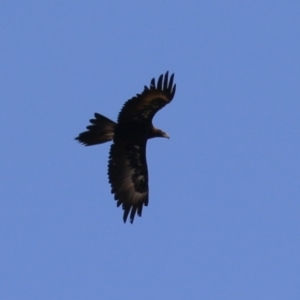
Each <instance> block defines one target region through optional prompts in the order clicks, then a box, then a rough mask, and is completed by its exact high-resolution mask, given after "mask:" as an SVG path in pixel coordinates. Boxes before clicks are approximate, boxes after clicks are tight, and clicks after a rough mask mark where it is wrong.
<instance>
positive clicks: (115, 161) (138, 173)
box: [108, 140, 148, 223]
mask: <svg viewBox="0 0 300 300" xmlns="http://www.w3.org/2000/svg"><path fill="white" fill-rule="evenodd" d="M146 143H147V141H146V140H145V141H136V142H133V141H129V142H128V141H124V140H123V141H117V142H115V143H114V144H113V145H112V146H111V148H110V153H109V163H108V177H109V182H110V184H111V192H112V193H113V194H115V200H116V201H117V206H120V205H121V204H122V208H123V210H124V215H123V220H124V222H126V220H127V217H128V215H129V213H130V222H131V223H132V222H133V220H134V217H135V214H136V213H137V214H138V215H139V216H141V215H142V209H143V205H145V206H147V205H148V169H147V161H146Z"/></svg>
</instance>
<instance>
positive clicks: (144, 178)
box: [75, 72, 176, 223]
mask: <svg viewBox="0 0 300 300" xmlns="http://www.w3.org/2000/svg"><path fill="white" fill-rule="evenodd" d="M173 81H174V74H172V75H171V76H170V77H169V72H166V73H165V74H162V75H160V76H159V78H158V80H157V83H156V82H155V79H154V78H153V79H152V80H151V82H150V86H149V87H147V86H145V87H144V90H143V92H142V93H141V94H137V95H136V96H134V97H133V98H131V99H129V100H128V101H127V102H125V104H124V105H123V108H122V109H121V111H120V113H119V116H118V119H117V122H114V121H112V120H110V119H108V118H107V117H104V116H103V115H100V114H98V113H95V114H94V116H95V118H94V119H91V120H90V123H91V125H89V126H87V127H86V128H87V131H84V132H82V133H80V134H79V135H78V136H77V137H76V138H75V140H78V141H79V142H80V143H82V144H83V145H85V146H92V145H98V144H102V143H106V142H109V141H113V143H112V145H111V147H110V151H109V160H108V178H109V183H110V185H111V193H112V194H114V199H115V200H116V201H117V206H118V207H119V206H121V205H122V208H123V210H124V213H123V221H124V223H126V220H127V218H128V216H130V222H131V223H133V221H134V217H135V215H136V214H137V215H138V216H140V217H141V216H142V209H143V205H145V206H147V205H148V201H149V186H148V167H147V160H146V145H147V141H148V140H149V139H151V138H155V137H163V138H169V136H168V135H167V134H166V133H165V132H163V131H162V130H160V129H157V128H155V127H154V126H153V124H152V119H153V117H154V115H155V114H156V113H157V112H158V111H159V110H160V109H161V108H163V107H164V106H165V105H166V104H168V103H170V102H171V101H172V99H173V98H174V95H175V91H176V84H174V83H173Z"/></svg>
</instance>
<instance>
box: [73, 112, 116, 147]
mask: <svg viewBox="0 0 300 300" xmlns="http://www.w3.org/2000/svg"><path fill="white" fill-rule="evenodd" d="M90 123H91V124H92V125H89V126H87V127H86V128H87V131H84V132H82V133H80V134H79V135H78V137H76V138H75V140H78V141H79V143H82V144H84V145H85V146H93V145H98V144H102V143H106V142H109V141H111V140H113V138H114V131H115V126H116V123H115V122H114V121H112V120H110V119H108V118H106V117H104V116H102V115H100V114H98V113H95V119H91V120H90Z"/></svg>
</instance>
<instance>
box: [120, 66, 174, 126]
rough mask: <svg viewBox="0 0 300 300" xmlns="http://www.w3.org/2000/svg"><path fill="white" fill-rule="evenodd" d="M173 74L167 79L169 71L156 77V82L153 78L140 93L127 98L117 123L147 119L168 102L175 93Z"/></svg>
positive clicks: (149, 120)
mask: <svg viewBox="0 0 300 300" xmlns="http://www.w3.org/2000/svg"><path fill="white" fill-rule="evenodd" d="M173 80H174V74H172V75H171V77H170V80H169V72H166V74H165V75H161V76H160V77H159V78H158V81H157V84H155V79H154V78H153V79H152V80H151V83H150V87H147V86H145V87H144V91H143V92H142V94H137V95H136V96H135V97H133V98H131V99H130V100H128V101H127V102H126V103H125V104H124V106H123V108H122V110H121V112H120V114H119V117H118V123H122V122H131V121H144V122H145V121H146V122H147V121H148V122H151V120H152V118H153V117H154V115H155V114H156V112H157V111H158V110H160V109H161V108H163V107H164V106H165V105H166V104H168V103H170V102H171V101H172V99H173V97H174V95H175V91H176V84H174V85H173Z"/></svg>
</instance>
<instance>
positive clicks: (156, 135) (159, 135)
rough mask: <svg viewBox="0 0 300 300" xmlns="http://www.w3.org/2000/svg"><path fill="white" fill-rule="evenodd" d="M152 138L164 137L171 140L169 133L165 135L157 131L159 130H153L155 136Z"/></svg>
mask: <svg viewBox="0 0 300 300" xmlns="http://www.w3.org/2000/svg"><path fill="white" fill-rule="evenodd" d="M152 137H162V138H167V139H169V138H170V137H169V135H168V134H167V133H165V132H164V131H162V130H160V129H157V128H155V127H154V128H153V136H152Z"/></svg>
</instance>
